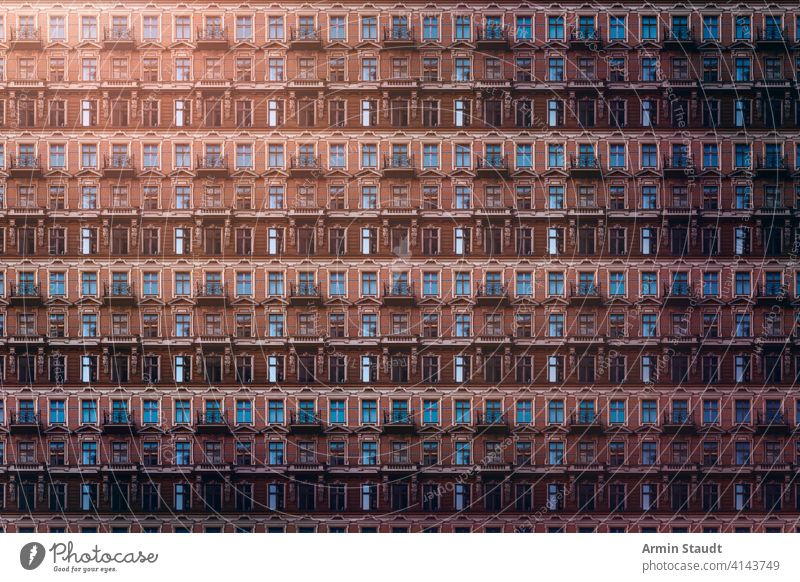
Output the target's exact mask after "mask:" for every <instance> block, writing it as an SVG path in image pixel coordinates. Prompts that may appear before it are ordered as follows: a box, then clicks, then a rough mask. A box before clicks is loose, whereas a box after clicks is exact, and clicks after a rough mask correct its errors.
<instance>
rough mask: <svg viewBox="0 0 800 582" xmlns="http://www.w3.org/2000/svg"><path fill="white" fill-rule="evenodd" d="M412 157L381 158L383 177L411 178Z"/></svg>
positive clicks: (413, 171)
mask: <svg viewBox="0 0 800 582" xmlns="http://www.w3.org/2000/svg"><path fill="white" fill-rule="evenodd" d="M415 171H416V168H415V167H414V156H409V155H407V154H392V155H390V156H384V157H383V174H384V175H385V176H413V175H414V173H415Z"/></svg>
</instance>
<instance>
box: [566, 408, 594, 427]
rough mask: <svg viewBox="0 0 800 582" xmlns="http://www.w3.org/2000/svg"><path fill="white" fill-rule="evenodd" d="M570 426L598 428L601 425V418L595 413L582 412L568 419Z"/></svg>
mask: <svg viewBox="0 0 800 582" xmlns="http://www.w3.org/2000/svg"><path fill="white" fill-rule="evenodd" d="M569 424H570V426H576V427H587V426H600V425H601V424H602V422H601V417H600V415H599V414H598V413H597V412H594V411H588V410H583V411H579V412H576V413H573V414H571V415H570V417H569Z"/></svg>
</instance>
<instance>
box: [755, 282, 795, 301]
mask: <svg viewBox="0 0 800 582" xmlns="http://www.w3.org/2000/svg"><path fill="white" fill-rule="evenodd" d="M756 297H764V298H767V299H777V298H779V297H782V298H788V297H789V289H788V288H787V287H785V286H784V285H782V284H781V283H767V284H765V285H758V286H757V287H756Z"/></svg>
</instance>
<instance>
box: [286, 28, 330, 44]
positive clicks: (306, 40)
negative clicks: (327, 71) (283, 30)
mask: <svg viewBox="0 0 800 582" xmlns="http://www.w3.org/2000/svg"><path fill="white" fill-rule="evenodd" d="M321 46H322V34H321V33H320V30H319V29H318V28H313V27H310V26H301V27H300V28H292V29H291V30H290V31H289V48H296V49H306V50H313V49H318V48H320V47H321Z"/></svg>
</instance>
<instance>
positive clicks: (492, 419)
mask: <svg viewBox="0 0 800 582" xmlns="http://www.w3.org/2000/svg"><path fill="white" fill-rule="evenodd" d="M475 423H476V425H477V426H506V425H508V418H506V415H505V414H503V413H502V412H495V411H487V412H484V413H481V412H479V413H478V414H476V415H475Z"/></svg>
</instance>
